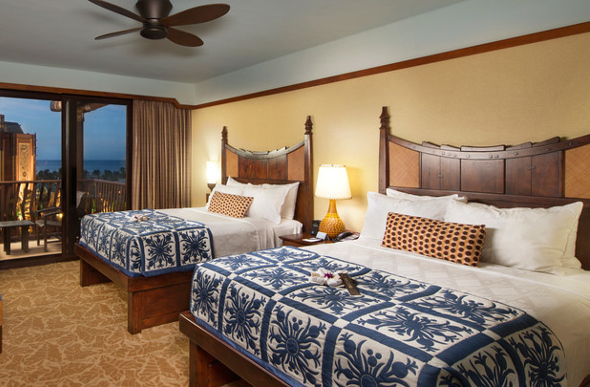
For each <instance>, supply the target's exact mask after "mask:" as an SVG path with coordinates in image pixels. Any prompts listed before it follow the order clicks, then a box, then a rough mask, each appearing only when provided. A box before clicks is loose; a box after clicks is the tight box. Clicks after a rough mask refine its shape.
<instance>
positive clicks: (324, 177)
mask: <svg viewBox="0 0 590 387" xmlns="http://www.w3.org/2000/svg"><path fill="white" fill-rule="evenodd" d="M315 196H317V197H319V198H324V199H330V204H329V206H328V213H327V214H326V216H325V217H324V219H323V220H322V222H321V223H320V228H319V230H320V231H321V232H325V233H326V234H328V236H329V237H330V238H334V237H336V236H337V235H338V234H340V233H341V232H342V231H344V230H345V229H346V228H345V227H344V222H343V221H342V219H340V216H339V215H338V211H337V210H336V200H338V199H350V198H351V197H352V194H351V193H350V184H349V183H348V174H347V173H346V166H344V165H335V164H323V165H320V170H319V173H318V183H317V185H316V189H315Z"/></svg>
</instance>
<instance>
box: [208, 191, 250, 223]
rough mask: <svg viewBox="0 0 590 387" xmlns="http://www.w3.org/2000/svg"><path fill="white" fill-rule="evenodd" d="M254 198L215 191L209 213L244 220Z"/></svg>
mask: <svg viewBox="0 0 590 387" xmlns="http://www.w3.org/2000/svg"><path fill="white" fill-rule="evenodd" d="M253 200H254V198H252V197H250V196H240V195H232V194H227V193H223V192H218V191H215V192H213V196H212V197H211V201H210V202H209V211H211V212H216V213H218V214H223V215H227V216H233V217H234V218H243V217H244V214H246V211H248V208H250V205H251V204H252V201H253Z"/></svg>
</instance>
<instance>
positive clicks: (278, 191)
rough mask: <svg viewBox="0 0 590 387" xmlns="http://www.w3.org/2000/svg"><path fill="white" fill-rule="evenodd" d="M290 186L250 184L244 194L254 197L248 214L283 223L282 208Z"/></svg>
mask: <svg viewBox="0 0 590 387" xmlns="http://www.w3.org/2000/svg"><path fill="white" fill-rule="evenodd" d="M288 190H289V187H273V188H264V187H261V186H259V185H254V184H248V185H247V186H246V188H245V190H244V193H243V196H251V197H253V198H254V201H253V202H252V205H251V206H250V209H249V210H248V216H253V217H257V218H264V219H268V220H270V221H271V222H273V223H275V224H279V223H281V208H282V206H283V203H284V202H285V198H286V196H287V191H288Z"/></svg>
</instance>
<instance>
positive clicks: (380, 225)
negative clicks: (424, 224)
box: [361, 192, 455, 244]
mask: <svg viewBox="0 0 590 387" xmlns="http://www.w3.org/2000/svg"><path fill="white" fill-rule="evenodd" d="M367 200H368V206H367V211H366V212H365V223H364V224H363V229H362V232H361V239H363V240H372V241H374V242H375V243H376V244H379V243H380V242H381V240H382V239H383V235H384V234H385V226H386V220H387V214H388V213H390V212H395V213H398V214H405V215H412V216H419V217H421V218H429V219H436V220H443V217H444V215H445V212H446V211H447V205H448V203H449V202H451V201H455V198H450V197H440V198H433V199H424V200H406V199H398V198H394V197H389V196H386V195H382V194H380V193H377V192H368V193H367Z"/></svg>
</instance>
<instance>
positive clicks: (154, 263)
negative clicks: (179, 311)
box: [80, 209, 214, 277]
mask: <svg viewBox="0 0 590 387" xmlns="http://www.w3.org/2000/svg"><path fill="white" fill-rule="evenodd" d="M80 244H81V245H82V246H85V247H87V248H89V249H90V250H91V251H92V252H93V253H94V254H96V255H97V256H99V257H100V258H102V259H103V260H105V261H107V262H108V263H110V264H111V265H112V266H114V267H116V268H117V269H119V270H121V271H123V272H124V273H125V274H127V275H129V276H135V277H136V276H141V275H143V276H154V275H158V274H163V273H169V272H173V271H189V270H192V269H193V268H194V265H195V264H196V263H200V262H203V261H206V260H209V259H211V258H212V257H213V256H214V255H213V244H212V237H211V231H210V230H209V229H208V228H207V227H205V225H203V224H202V223H199V222H194V221H188V220H185V219H182V218H178V217H175V216H170V215H166V214H163V213H161V212H158V211H154V210H149V209H146V210H136V211H118V212H105V213H100V214H92V215H86V216H85V217H84V218H82V223H81V226H80Z"/></svg>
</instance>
